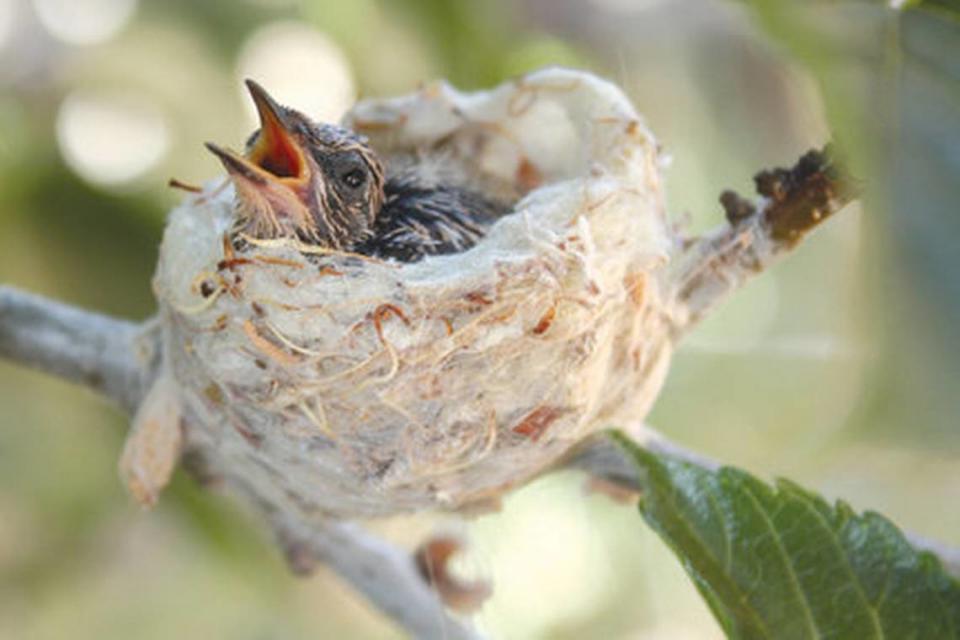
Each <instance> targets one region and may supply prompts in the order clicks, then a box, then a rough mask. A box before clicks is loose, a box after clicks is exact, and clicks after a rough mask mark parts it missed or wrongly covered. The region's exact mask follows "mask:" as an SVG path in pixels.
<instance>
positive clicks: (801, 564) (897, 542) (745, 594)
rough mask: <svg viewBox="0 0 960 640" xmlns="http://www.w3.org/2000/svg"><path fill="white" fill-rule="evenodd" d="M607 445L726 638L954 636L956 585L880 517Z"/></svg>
mask: <svg viewBox="0 0 960 640" xmlns="http://www.w3.org/2000/svg"><path fill="white" fill-rule="evenodd" d="M614 438H615V439H616V441H617V442H618V443H619V444H620V445H621V446H623V447H624V448H625V449H626V450H627V451H628V453H629V454H630V456H631V457H632V458H633V460H634V461H636V464H637V465H638V467H639V471H640V485H641V488H642V494H643V498H642V500H641V502H640V512H641V513H642V514H643V517H644V519H645V520H646V521H647V523H648V524H649V525H650V526H651V527H653V529H654V530H655V531H656V532H657V533H658V534H659V535H660V536H661V537H662V538H663V539H664V541H665V542H666V543H667V544H668V545H669V546H670V547H671V548H672V549H673V551H674V553H676V554H677V556H678V557H679V558H680V561H681V562H682V563H683V566H684V568H685V569H686V571H687V573H688V574H689V575H690V577H691V578H692V579H693V581H694V583H695V584H696V586H697V588H698V589H699V590H700V593H701V594H702V595H703V596H704V598H705V599H706V600H707V602H708V604H709V605H710V608H711V609H712V610H713V613H714V615H715V616H716V617H717V620H718V621H719V622H720V625H721V626H722V627H723V629H724V631H725V632H726V633H727V636H728V637H730V638H749V639H753V638H777V639H793V638H851V639H856V640H869V639H871V638H878V639H879V638H896V639H900V638H915V639H925V638H930V639H937V640H949V639H951V638H960V584H958V583H957V581H955V580H954V579H953V578H951V577H950V576H949V575H947V573H946V572H945V571H944V570H943V568H942V566H941V564H940V561H939V560H938V559H937V558H936V557H935V556H933V555H932V554H930V553H928V552H919V551H917V550H915V549H914V548H913V547H912V546H911V545H910V543H909V542H907V540H906V539H905V538H904V536H903V534H902V533H901V532H900V531H899V530H898V529H897V528H896V526H894V525H893V524H892V523H891V522H890V521H889V520H887V519H886V518H884V517H883V516H881V515H879V514H877V513H871V512H867V513H864V514H862V515H857V514H856V513H854V512H853V511H852V510H851V509H850V507H849V506H847V505H846V504H844V503H842V502H839V503H837V504H836V505H833V506H831V505H830V504H828V503H827V502H826V501H824V500H823V498H821V497H819V496H817V495H815V494H813V493H810V492H809V491H806V490H804V489H802V488H801V487H799V486H797V485H795V484H793V483H792V482H788V481H785V480H780V481H778V482H777V483H776V485H775V487H771V486H769V485H768V484H766V483H763V482H761V481H760V480H757V479H756V478H754V477H753V476H751V475H749V474H748V473H745V472H744V471H741V470H739V469H733V468H722V469H719V470H712V469H706V468H703V467H700V466H697V465H695V464H692V463H689V462H684V461H680V460H677V459H674V458H670V457H665V456H658V455H656V454H654V453H651V452H650V451H647V450H644V449H640V448H638V447H637V446H636V445H634V444H632V443H631V442H630V441H629V440H628V439H627V438H626V437H625V436H623V435H621V434H615V435H614Z"/></svg>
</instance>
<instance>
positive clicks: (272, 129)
mask: <svg viewBox="0 0 960 640" xmlns="http://www.w3.org/2000/svg"><path fill="white" fill-rule="evenodd" d="M246 84H247V89H248V90H249V91H250V96H251V97H252V98H253V102H254V104H256V105H257V112H258V114H259V115H260V134H259V135H258V136H257V141H256V143H255V144H254V146H253V148H252V149H251V150H250V152H249V153H248V155H247V159H248V160H249V161H250V162H252V163H253V164H255V165H257V166H258V167H260V168H262V169H264V170H265V171H268V172H269V173H271V174H273V175H274V176H276V177H277V178H281V179H283V178H288V179H289V178H295V179H297V180H296V181H297V182H300V181H302V180H303V179H305V177H306V170H305V168H306V162H305V161H304V157H303V150H302V149H301V148H300V145H299V144H298V143H297V142H296V141H295V140H294V138H293V136H292V135H291V132H290V130H289V129H288V128H287V125H286V124H285V122H284V118H283V111H282V107H280V105H278V104H277V103H276V102H275V101H274V100H273V98H271V97H270V95H269V94H268V93H267V92H266V91H265V90H264V88H263V87H261V86H260V85H259V84H257V83H256V82H254V81H253V80H247V82H246ZM284 181H285V182H286V180H284Z"/></svg>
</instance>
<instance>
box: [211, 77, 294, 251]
mask: <svg viewBox="0 0 960 640" xmlns="http://www.w3.org/2000/svg"><path fill="white" fill-rule="evenodd" d="M246 85H247V89H248V90H249V91H250V96H251V97H252V98H253V102H254V104H255V105H256V106H257V113H258V114H259V116H260V131H259V133H258V134H257V137H256V139H255V140H254V142H253V145H252V146H251V147H250V149H249V150H248V151H247V153H246V155H240V154H238V153H236V152H234V151H231V150H229V149H225V148H223V147H220V146H218V145H216V144H213V143H211V142H208V143H206V147H207V149H209V150H210V152H211V153H213V154H214V155H215V156H217V158H218V159H219V160H220V162H221V163H223V166H224V168H226V170H227V173H228V174H229V175H230V178H231V179H232V180H233V183H234V185H235V187H236V191H237V197H238V199H239V204H240V208H241V211H242V212H243V213H244V215H245V217H247V218H249V221H250V223H251V224H250V227H251V229H250V230H251V231H252V232H253V233H254V234H255V235H257V236H264V235H267V236H270V237H276V236H279V235H285V234H286V233H287V232H289V231H293V230H295V231H299V232H302V233H305V234H306V235H308V236H309V235H312V234H311V231H312V230H313V220H312V216H311V215H310V206H309V203H310V197H309V186H310V183H311V180H312V176H311V169H310V165H309V163H308V162H307V159H306V150H305V149H304V148H303V146H302V145H301V144H300V142H299V141H298V140H297V138H296V137H295V135H294V133H293V132H292V131H291V129H290V127H289V126H288V124H287V117H286V116H285V113H284V109H283V108H282V107H281V106H280V105H279V104H277V102H276V101H274V99H273V98H271V97H270V95H269V94H268V93H267V92H266V91H265V90H264V88H263V87H261V86H260V85H259V84H257V83H256V82H254V81H253V80H247V81H246Z"/></svg>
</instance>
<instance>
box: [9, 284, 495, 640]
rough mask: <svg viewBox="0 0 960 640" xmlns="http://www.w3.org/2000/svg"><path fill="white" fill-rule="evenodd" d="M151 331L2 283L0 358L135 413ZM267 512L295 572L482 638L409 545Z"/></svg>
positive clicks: (423, 626)
mask: <svg viewBox="0 0 960 640" xmlns="http://www.w3.org/2000/svg"><path fill="white" fill-rule="evenodd" d="M151 329H152V327H151V326H150V324H149V323H148V324H146V325H138V324H135V323H132V322H128V321H126V320H119V319H116V318H111V317H109V316H106V315H103V314H98V313H92V312H89V311H84V310H82V309H78V308H76V307H72V306H69V305H65V304H62V303H59V302H55V301H53V300H49V299H47V298H43V297H41V296H36V295H32V294H28V293H25V292H23V291H19V290H17V289H14V288H12V287H0V357H2V358H6V359H8V360H10V361H12V362H15V363H18V364H22V365H24V366H28V367H32V368H34V369H38V370H40V371H44V372H46V373H50V374H53V375H55V376H57V377H60V378H63V379H64V380H68V381H70V382H76V383H78V384H80V385H83V386H85V387H88V388H90V389H93V390H94V391H97V392H99V393H101V394H103V395H104V396H105V397H107V398H108V399H110V400H111V401H113V402H115V403H116V404H118V405H119V406H120V407H121V408H122V409H124V410H125V411H126V412H127V413H128V414H133V413H134V412H135V411H136V409H137V407H138V405H139V403H140V401H141V400H142V398H143V396H144V393H145V390H146V389H147V388H148V387H149V384H150V382H151V381H152V378H153V376H155V375H156V366H155V365H156V357H157V346H156V340H155V338H156V335H155V334H154V333H152V330H151ZM265 515H266V517H267V519H268V521H269V522H270V524H271V526H272V527H273V529H274V530H275V531H277V532H278V536H279V537H280V541H281V544H282V545H283V546H284V549H285V550H286V552H287V557H288V559H290V560H291V565H292V567H293V568H294V569H295V570H296V569H297V568H298V566H297V562H298V561H299V562H311V563H316V562H319V561H323V562H324V563H326V564H327V565H328V566H329V567H330V568H331V569H332V570H333V571H334V572H335V573H337V575H339V576H340V577H341V578H342V579H343V580H344V581H346V582H347V583H349V584H350V585H351V586H353V588H354V589H356V590H357V591H358V592H359V593H361V594H363V595H364V596H365V597H366V598H367V599H368V600H369V601H370V602H371V603H372V604H374V605H375V606H376V607H377V608H378V609H380V610H381V611H382V612H383V613H384V614H386V615H387V616H389V617H391V618H393V620H395V621H396V622H397V623H398V624H399V625H400V626H401V627H403V628H404V629H405V630H406V631H407V632H409V633H410V634H411V635H412V636H413V637H416V638H444V639H468V638H470V639H472V638H478V637H479V636H478V635H476V634H475V633H474V632H473V631H472V630H471V629H468V628H467V627H466V626H464V625H463V624H462V623H460V622H459V621H457V620H455V619H453V618H452V617H450V616H449V615H448V614H447V613H446V611H445V610H444V608H443V605H442V604H441V603H440V599H439V598H438V596H437V594H436V593H435V592H434V591H433V589H432V588H431V587H430V586H429V585H428V583H427V582H426V581H425V580H424V579H423V577H422V576H421V575H420V573H419V572H418V570H417V567H416V563H415V561H414V558H413V556H412V555H411V554H410V553H408V552H407V551H405V550H403V549H400V548H397V547H394V546H392V545H390V544H389V543H387V542H385V541H383V540H380V539H378V538H376V537H375V536H372V535H371V534H369V533H367V532H366V531H364V530H363V529H362V528H360V527H357V526H352V525H348V524H343V523H327V524H324V525H316V524H314V525H312V526H309V527H308V526H307V525H306V524H304V523H291V522H285V521H284V522H281V521H279V520H278V518H279V516H278V515H276V514H271V513H268V514H265ZM294 540H295V541H294ZM296 553H299V554H300V555H299V556H297V555H294V554H296ZM300 568H301V569H302V568H303V566H301V567H300Z"/></svg>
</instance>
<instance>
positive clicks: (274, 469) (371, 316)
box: [155, 69, 672, 517]
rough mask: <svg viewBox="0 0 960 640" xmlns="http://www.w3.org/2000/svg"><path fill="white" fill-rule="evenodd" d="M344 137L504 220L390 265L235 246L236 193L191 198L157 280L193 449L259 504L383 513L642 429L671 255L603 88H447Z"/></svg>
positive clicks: (571, 80) (639, 147)
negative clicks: (479, 193)
mask: <svg viewBox="0 0 960 640" xmlns="http://www.w3.org/2000/svg"><path fill="white" fill-rule="evenodd" d="M345 125H346V126H348V127H351V128H353V129H354V130H355V131H357V132H359V133H362V134H364V135H366V136H367V137H368V138H369V140H370V142H371V145H372V146H373V148H374V149H375V150H376V151H377V152H378V153H379V154H380V155H381V157H382V158H383V160H384V162H385V164H386V165H387V167H388V170H389V167H391V166H398V165H401V164H402V165H404V166H409V165H410V164H411V163H417V162H421V161H422V162H427V161H430V162H436V159H437V158H438V157H440V158H442V163H443V164H444V165H445V166H447V168H453V169H455V170H456V171H458V172H462V173H464V174H466V175H467V176H469V178H470V180H471V182H472V183H473V184H475V185H480V188H483V189H486V190H488V191H490V194H489V195H491V196H493V197H496V198H498V199H499V200H501V201H502V200H504V199H507V198H509V199H510V200H511V201H512V202H513V208H512V212H511V213H509V214H508V215H505V216H504V217H502V218H501V219H499V220H498V221H497V222H496V223H495V224H494V226H493V227H492V228H491V229H490V231H489V233H488V234H487V235H486V236H485V237H484V238H483V239H482V240H481V241H480V242H479V243H478V244H476V245H475V246H474V247H472V248H471V249H469V250H466V251H464V252H462V253H458V254H453V255H443V256H433V257H428V258H426V259H423V260H421V261H419V262H414V263H398V262H391V261H381V260H376V259H372V258H369V257H364V256H357V255H351V254H348V253H343V252H335V251H329V250H324V249H321V248H318V247H310V246H304V245H303V244H300V243H298V242H296V241H293V240H270V241H257V240H256V239H249V238H248V239H239V240H238V238H236V237H233V236H232V235H231V233H232V231H231V230H232V229H233V222H234V215H235V214H234V208H233V193H232V190H231V189H230V188H229V187H224V186H223V185H211V187H209V188H208V189H207V190H206V191H205V192H204V193H202V194H199V195H197V196H195V197H191V198H189V199H188V201H186V202H185V203H184V204H183V205H181V206H180V207H179V208H177V209H176V210H175V211H174V212H173V213H172V215H171V217H170V221H169V225H168V227H167V230H166V233H165V236H164V241H163V246H162V250H161V259H160V264H159V267H158V271H157V275H156V279H155V289H156V293H157V296H158V298H159V299H160V301H161V308H162V316H161V317H162V322H163V326H164V340H165V342H164V344H165V353H164V357H165V363H166V364H165V366H167V367H168V368H169V369H168V370H169V373H170V374H172V376H173V379H174V381H175V386H176V389H177V393H178V394H179V396H180V401H181V403H182V406H183V408H184V412H185V425H184V427H185V439H186V443H187V448H188V450H189V449H191V448H192V449H195V450H198V451H202V453H203V454H204V457H205V458H206V460H207V463H208V464H210V465H211V466H213V467H214V468H215V470H216V471H217V472H219V473H221V474H225V475H227V476H230V478H229V479H230V480H231V481H233V482H234V483H239V484H240V485H242V486H246V487H248V488H252V489H251V490H252V491H254V493H256V494H257V495H258V497H259V498H260V499H261V500H263V501H265V502H267V503H269V504H271V505H274V506H279V507H280V508H288V507H289V508H292V509H297V510H300V511H301V512H308V513H318V514H323V515H334V516H344V517H349V516H374V515H385V514H390V513H396V512H402V511H412V510H418V509H424V508H430V507H445V508H461V507H465V506H469V505H471V504H474V503H480V502H483V501H485V500H487V499H490V498H495V497H496V496H498V495H499V494H500V493H502V492H503V491H504V490H506V489H507V488H509V487H511V486H514V485H516V484H518V483H522V482H523V481H525V480H527V479H529V478H531V477H532V476H534V475H536V474H537V473H538V472H540V471H542V470H543V469H545V468H546V467H548V466H549V465H551V463H554V462H556V461H557V459H558V458H560V457H561V456H563V454H564V453H565V452H567V451H568V450H569V449H570V448H571V447H572V446H573V445H574V444H576V443H577V442H578V441H580V440H581V439H583V438H584V437H585V436H587V435H589V434H590V433H592V432H594V431H595V430H597V429H601V428H605V427H609V426H613V425H616V424H617V423H618V422H619V421H622V420H626V419H628V418H629V419H630V420H638V419H641V418H642V417H643V416H644V415H645V414H646V413H647V411H648V409H649V406H650V404H651V402H652V400H653V398H654V397H655V396H656V393H657V392H658V391H659V388H660V385H661V382H662V380H663V376H664V374H665V371H666V368H667V363H668V361H669V357H670V340H669V337H668V335H667V330H666V325H665V322H664V320H663V315H664V302H663V294H662V287H663V284H662V282H661V280H662V277H661V274H662V272H663V267H664V265H665V264H666V262H667V261H668V256H669V249H670V247H671V246H672V238H671V234H670V228H669V225H668V223H667V221H666V217H665V213H664V203H663V192H662V180H661V174H660V169H661V166H660V165H661V163H660V160H659V159H658V155H657V145H656V142H655V140H654V138H653V136H652V135H651V133H650V132H649V131H648V130H647V128H646V127H645V125H644V124H643V123H642V121H641V119H640V118H639V116H638V115H637V113H636V112H635V111H634V109H633V107H632V105H631V104H630V102H629V101H628V100H627V98H626V97H625V96H624V95H623V94H622V92H621V91H620V90H619V89H618V88H617V87H615V86H614V85H612V84H610V83H608V82H606V81H604V80H601V79H599V78H596V77H595V76H592V75H590V74H587V73H582V72H574V71H569V70H559V69H550V70H544V71H541V72H538V73H534V74H532V75H528V76H525V77H523V78H520V79H517V80H514V81H511V82H508V83H506V84H503V85H501V86H499V87H497V88H495V89H493V90H491V91H484V92H478V93H461V92H459V91H457V90H455V89H453V88H451V87H450V86H448V85H446V84H443V83H438V84H431V85H429V86H427V87H425V88H423V89H421V90H420V91H418V92H417V93H414V94H411V95H408V96H403V97H400V98H395V99H387V100H368V101H364V102H361V103H359V104H358V105H357V106H356V107H355V108H354V109H353V110H352V112H351V113H350V114H348V116H347V117H346V120H345ZM428 159H429V160H428Z"/></svg>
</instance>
